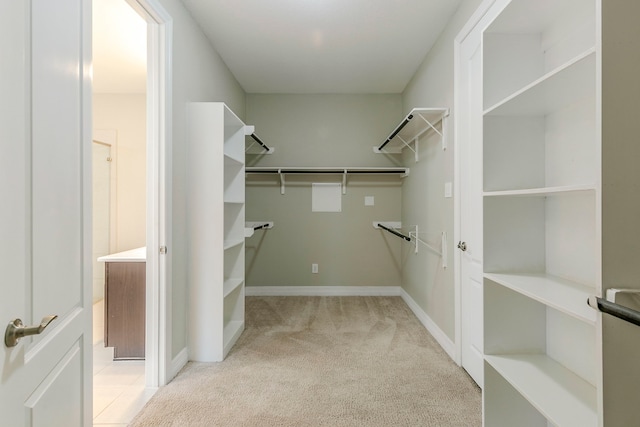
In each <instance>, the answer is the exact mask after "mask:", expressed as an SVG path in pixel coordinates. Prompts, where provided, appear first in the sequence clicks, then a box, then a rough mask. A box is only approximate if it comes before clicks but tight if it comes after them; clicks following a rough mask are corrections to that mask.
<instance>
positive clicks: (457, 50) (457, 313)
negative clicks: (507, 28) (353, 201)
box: [453, 0, 497, 365]
mask: <svg viewBox="0 0 640 427" xmlns="http://www.w3.org/2000/svg"><path fill="white" fill-rule="evenodd" d="M496 1H497V0H484V1H483V2H482V3H481V4H480V6H478V8H477V9H476V11H475V12H474V13H473V15H472V16H471V18H469V20H468V21H467V23H466V24H465V25H464V26H463V27H462V30H460V32H459V33H458V35H457V36H456V38H455V40H454V42H453V51H454V54H453V57H454V65H453V75H454V77H453V79H454V80H453V81H454V84H453V93H454V102H453V115H454V116H455V117H456V120H454V137H453V146H454V150H453V165H454V166H453V169H454V172H453V175H454V180H453V187H454V188H453V242H454V244H455V242H459V241H460V240H461V236H460V228H461V224H460V221H461V212H460V206H461V194H460V179H461V177H460V150H459V147H460V141H459V135H460V134H461V132H460V129H461V126H462V123H461V122H460V120H458V117H460V114H459V112H460V110H461V109H462V108H466V105H464V106H463V105H462V101H461V99H462V95H461V93H460V84H461V78H463V76H460V60H461V58H460V55H461V46H462V43H463V42H464V40H465V39H466V38H467V36H468V35H469V34H470V33H471V32H472V31H473V30H474V29H475V27H476V25H478V24H479V23H480V21H481V20H482V18H484V16H485V15H486V14H487V13H488V12H489V10H490V9H491V7H493V5H494V3H495V2H496ZM460 268H461V259H460V251H458V250H454V252H453V276H454V279H453V283H454V318H455V326H454V342H455V355H456V357H455V358H453V359H454V360H455V362H456V363H457V364H458V365H461V364H462V297H461V292H462V283H461V277H460V275H461V273H460Z"/></svg>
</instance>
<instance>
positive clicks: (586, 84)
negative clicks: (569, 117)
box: [484, 49, 596, 116]
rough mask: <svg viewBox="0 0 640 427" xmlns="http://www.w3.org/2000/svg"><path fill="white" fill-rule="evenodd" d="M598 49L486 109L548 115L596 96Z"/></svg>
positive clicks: (497, 113) (499, 113) (501, 113)
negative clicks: (596, 52) (596, 53)
mask: <svg viewBox="0 0 640 427" xmlns="http://www.w3.org/2000/svg"><path fill="white" fill-rule="evenodd" d="M595 63H596V55H595V49H589V50H588V51H587V52H585V53H583V54H581V55H579V56H578V57H577V58H574V59H573V60H572V61H570V62H569V63H567V64H564V65H562V66H560V67H558V68H557V69H555V70H553V71H551V72H549V73H547V74H545V75H544V76H542V77H541V78H539V79H538V80H536V81H534V82H533V83H531V84H529V85H527V86H525V87H524V88H522V89H521V90H519V91H517V92H515V93H513V94H512V95H510V96H508V97H507V98H506V99H504V100H502V101H500V102H498V103H497V104H496V105H494V106H492V107H490V108H488V109H487V110H485V112H484V114H485V115H492V116H545V115H547V114H549V113H551V112H555V111H558V110H561V109H563V108H565V107H566V106H569V105H571V104H574V103H575V102H577V101H579V100H580V99H584V98H588V97H592V98H593V97H594V96H595V90H596V86H595V83H594V81H595V70H596V67H595Z"/></svg>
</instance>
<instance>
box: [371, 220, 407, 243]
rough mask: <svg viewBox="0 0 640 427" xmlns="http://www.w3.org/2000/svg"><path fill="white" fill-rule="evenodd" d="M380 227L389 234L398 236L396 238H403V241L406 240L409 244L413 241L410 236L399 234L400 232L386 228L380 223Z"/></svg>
mask: <svg viewBox="0 0 640 427" xmlns="http://www.w3.org/2000/svg"><path fill="white" fill-rule="evenodd" d="M378 227H380V228H382V229H383V230H386V231H388V232H389V233H391V234H393V235H396V236H398V237H401V238H403V239H404V240H406V241H407V242H410V241H411V237H409V236H405V235H404V234H402V233H398V232H397V231H396V230H394V229H393V228H389V227H385V226H384V225H382V224H381V223H378Z"/></svg>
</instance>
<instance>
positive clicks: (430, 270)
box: [402, 0, 482, 341]
mask: <svg viewBox="0 0 640 427" xmlns="http://www.w3.org/2000/svg"><path fill="white" fill-rule="evenodd" d="M481 1H482V0H465V1H463V2H462V4H461V5H460V7H459V8H458V10H457V12H456V13H455V15H454V16H453V18H452V19H451V21H450V22H449V23H448V24H447V26H446V28H445V30H444V31H443V33H442V34H441V36H440V38H439V39H438V41H437V42H436V43H435V44H434V46H433V48H432V49H431V51H430V52H429V53H428V54H427V56H426V58H425V60H424V62H423V63H422V65H420V67H419V68H418V70H417V72H416V74H415V75H414V76H413V78H412V79H411V81H410V83H409V84H408V85H407V87H406V89H405V90H404V92H403V94H402V98H403V110H404V113H405V114H406V113H408V112H409V111H410V110H411V109H412V108H414V107H448V108H450V109H451V112H452V115H451V117H450V120H449V121H448V129H447V131H448V134H449V136H450V139H449V142H450V143H449V148H448V149H447V150H446V151H442V150H440V148H439V147H438V145H437V142H436V141H434V140H431V141H425V142H424V143H423V144H422V145H421V149H423V150H425V151H428V152H425V154H424V155H423V156H422V157H421V159H420V161H419V162H418V163H415V162H414V161H413V157H412V156H410V155H409V154H405V162H406V166H409V167H411V175H410V176H409V177H408V178H407V180H406V182H405V184H404V186H403V194H402V201H403V205H402V213H403V218H402V222H403V223H406V224H415V223H420V224H425V226H424V231H428V232H440V231H446V232H447V235H448V236H449V245H448V248H449V252H448V258H449V260H453V251H454V248H455V244H454V242H452V241H451V239H452V238H453V226H454V223H453V198H444V183H445V182H453V181H454V168H453V165H454V163H453V152H454V147H453V138H454V121H455V117H454V116H453V108H454V104H453V102H454V51H453V49H454V44H453V43H454V39H455V37H456V36H457V35H458V32H459V31H460V30H461V29H462V27H463V26H464V25H465V24H466V22H467V21H468V20H469V18H470V17H471V15H472V14H473V13H474V12H475V10H476V9H477V8H478V6H479V5H480V3H481ZM421 231H422V230H421ZM403 264H404V270H403V289H404V290H405V291H406V292H407V293H408V294H409V295H411V297H412V298H413V299H414V300H415V301H416V303H417V304H418V305H419V306H420V307H421V308H422V309H423V310H424V311H425V312H426V313H427V315H428V316H429V317H430V318H431V319H432V320H433V321H434V322H435V323H436V324H437V326H438V327H439V328H440V329H441V330H442V331H443V332H444V333H445V334H446V335H447V336H448V337H449V338H450V339H451V340H452V341H453V340H454V339H455V307H454V271H453V263H452V262H449V268H447V269H446V270H445V269H442V266H441V264H440V263H439V261H438V258H437V257H436V256H435V255H434V254H433V253H431V252H429V251H421V252H420V253H419V254H418V255H414V254H413V253H410V252H408V251H405V252H404V253H403Z"/></svg>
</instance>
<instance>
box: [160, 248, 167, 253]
mask: <svg viewBox="0 0 640 427" xmlns="http://www.w3.org/2000/svg"><path fill="white" fill-rule="evenodd" d="M166 253H167V247H166V246H160V254H162V255H165V254H166Z"/></svg>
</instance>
